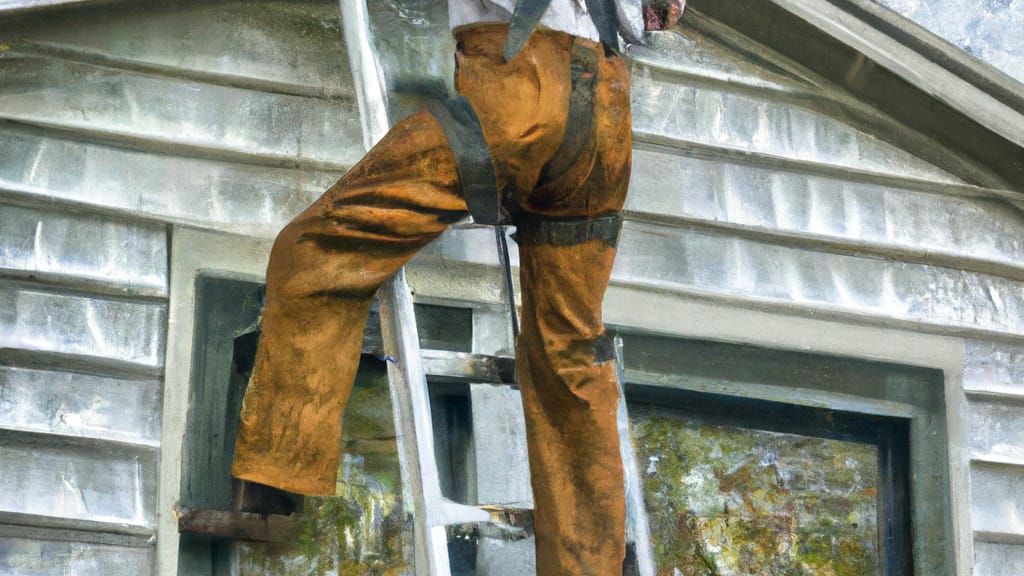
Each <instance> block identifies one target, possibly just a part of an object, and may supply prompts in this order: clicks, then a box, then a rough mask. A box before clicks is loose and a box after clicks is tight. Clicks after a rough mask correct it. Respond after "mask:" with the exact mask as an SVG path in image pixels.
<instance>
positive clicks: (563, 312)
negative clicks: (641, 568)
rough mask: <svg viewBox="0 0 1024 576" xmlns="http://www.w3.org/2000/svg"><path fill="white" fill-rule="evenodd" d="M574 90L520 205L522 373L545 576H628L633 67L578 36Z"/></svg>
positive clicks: (539, 547)
mask: <svg viewBox="0 0 1024 576" xmlns="http://www.w3.org/2000/svg"><path fill="white" fill-rule="evenodd" d="M595 80H596V81H595ZM573 91H574V93H573V100H572V104H570V108H571V110H570V122H569V128H568V130H567V134H566V139H565V142H564V143H563V147H562V148H561V149H560V150H559V151H558V152H557V153H556V154H555V155H554V157H553V158H552V159H551V161H550V162H548V164H547V165H546V166H545V167H544V170H543V171H542V173H541V177H540V180H539V181H538V183H537V186H536V187H535V188H534V189H533V190H532V192H531V193H530V194H528V195H525V196H524V197H522V198H521V199H520V207H521V208H522V210H523V211H524V212H525V213H526V214H524V215H522V216H521V218H520V223H519V224H520V226H519V237H520V244H519V254H520V258H519V261H520V279H521V283H522V287H523V313H522V318H523V321H522V332H521V334H520V338H519V342H518V343H517V349H516V356H517V359H516V361H517V370H516V374H517V380H518V381H519V383H520V387H521V389H522V393H523V407H524V412H525V414H526V423H527V424H526V425H527V440H528V445H529V451H530V470H531V477H532V482H533V494H534V508H535V509H534V518H535V528H536V534H537V573H538V574H540V575H542V576H546V575H551V576H555V575H557V576H563V575H573V576H589V575H601V576H604V575H613V574H621V570H622V562H623V557H624V555H625V495H624V492H625V490H624V480H623V470H622V459H621V456H620V452H619V436H618V424H617V421H616V411H617V408H618V402H619V394H618V386H617V384H616V378H617V371H616V367H615V362H614V360H613V359H612V356H613V355H612V353H611V352H612V349H611V346H610V345H609V343H608V342H607V340H606V339H605V338H604V324H603V322H602V318H601V304H602V300H603V299H604V293H605V289H606V287H607V286H608V281H609V278H610V277H611V270H612V264H613V261H614V257H615V248H614V247H613V246H614V244H615V234H614V232H613V233H611V234H609V227H608V226H606V225H607V224H609V220H611V222H612V223H613V224H612V225H611V227H610V228H611V230H613V231H614V230H615V225H614V222H615V221H616V220H615V214H616V213H617V211H619V210H621V208H622V206H623V203H624V201H625V198H626V191H627V188H628V183H629V172H630V158H631V147H632V146H631V123H630V111H629V78H628V74H627V71H626V67H625V65H624V63H623V62H622V61H621V60H620V59H619V58H617V57H610V58H607V57H605V56H604V53H603V50H602V49H601V47H600V46H598V45H596V44H594V43H592V42H587V41H583V40H577V41H576V47H575V49H574V50H573ZM580 92H582V93H580ZM580 103H584V104H589V105H586V106H581V105H580ZM587 112H589V114H588V113H587ZM595 218H602V220H601V221H596V220H595ZM545 232H546V233H545Z"/></svg>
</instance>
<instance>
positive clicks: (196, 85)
mask: <svg viewBox="0 0 1024 576" xmlns="http://www.w3.org/2000/svg"><path fill="white" fill-rule="evenodd" d="M2 58H3V66H0V119H6V120H11V121H16V122H19V123H24V124H31V125H36V126H43V127H48V128H56V129H61V130H69V131H72V132H74V133H80V134H82V135H83V136H86V137H88V138H93V139H95V138H99V139H115V140H116V139H119V138H129V139H131V140H132V141H133V142H134V143H135V145H136V146H143V145H144V144H145V142H146V141H152V142H155V143H159V144H162V145H167V144H174V145H178V146H186V147H194V148H196V149H198V150H203V151H206V152H207V153H218V152H220V153H223V154H226V155H244V156H248V157H250V158H252V159H253V160H255V161H262V162H267V163H277V164H280V163H282V162H291V163H301V162H308V163H312V164H317V165H326V166H332V167H336V166H348V165H351V164H352V163H354V162H356V161H357V160H358V159H359V157H360V156H361V155H362V138H363V135H362V126H361V124H360V121H359V114H358V107H357V103H356V102H355V100H351V99H344V100H343V99H332V100H327V99H318V98H311V97H303V96H292V95H286V94H271V93H266V92H261V91H255V90H246V89H241V88H233V87H226V86H219V85H214V84H208V83H200V82H188V81H181V80H178V79H175V78H162V77H156V76H152V75H146V74H138V73H131V72H126V71H123V70H116V69H110V68H106V67H100V66H94V65H90V64H82V63H76V62H69V61H64V60H54V59H49V58H40V57H34V56H19V55H18V54H17V53H15V52H13V51H9V52H6V53H4V56H2Z"/></svg>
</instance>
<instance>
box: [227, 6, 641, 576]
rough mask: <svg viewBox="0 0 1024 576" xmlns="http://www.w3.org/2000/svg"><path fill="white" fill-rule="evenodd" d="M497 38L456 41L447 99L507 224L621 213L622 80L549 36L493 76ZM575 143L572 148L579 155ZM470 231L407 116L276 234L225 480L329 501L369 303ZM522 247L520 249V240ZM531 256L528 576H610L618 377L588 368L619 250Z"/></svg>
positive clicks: (524, 365) (608, 368)
mask: <svg viewBox="0 0 1024 576" xmlns="http://www.w3.org/2000/svg"><path fill="white" fill-rule="evenodd" d="M506 31H507V26H503V25H483V26H477V27H472V28H469V29H466V30H462V31H459V32H457V33H456V39H457V40H458V51H457V53H456V59H457V63H458V71H457V78H456V85H457V87H458V89H459V91H460V92H461V93H462V94H463V95H464V96H466V98H468V99H469V101H470V103H471V104H472V105H473V108H474V110H475V111H476V113H477V115H478V117H479V119H480V123H481V125H482V128H483V134H484V138H485V140H486V141H487V144H488V146H489V148H490V150H491V153H492V156H493V159H494V164H495V170H496V173H497V178H498V182H499V185H500V188H501V189H502V192H503V193H505V194H506V195H507V201H508V202H509V203H511V204H512V205H514V207H515V208H514V209H515V210H517V211H522V212H523V213H527V214H530V215H539V216H547V217H554V218H579V217H597V216H602V215H607V214H609V213H612V212H614V211H617V210H619V209H621V208H622V205H623V202H624V200H625V196H626V188H627V185H628V180H629V168H630V154H631V129H630V112H629V78H628V74H627V70H626V67H625V65H624V63H623V62H622V61H621V60H620V59H619V58H618V57H616V56H612V57H606V56H605V54H604V51H603V49H602V48H601V46H600V45H599V44H597V43H594V42H590V41H587V40H581V39H578V38H574V37H572V36H569V35H567V34H563V33H558V32H551V31H537V32H535V33H534V34H533V36H532V37H531V39H530V41H529V42H528V44H527V45H526V47H524V49H523V50H522V52H520V54H519V55H518V56H517V57H516V58H515V59H514V60H513V61H511V62H509V63H506V62H504V60H503V58H502V56H501V54H502V48H503V45H504V41H505V34H506ZM574 46H575V50H576V54H577V56H578V55H579V54H581V53H583V54H586V55H589V60H590V62H591V63H592V65H593V68H592V70H589V71H586V72H585V73H584V74H583V77H585V78H591V79H592V78H593V77H594V76H596V81H595V82H594V83H593V86H594V88H593V98H588V99H586V100H585V101H586V102H587V104H588V108H590V110H589V111H587V112H586V114H585V117H586V121H585V122H583V123H582V127H581V126H575V125H574V126H567V123H568V122H567V116H568V108H569V101H570V95H571V93H572V90H573V82H572V79H571V74H570V60H571V55H572V54H573V51H574ZM577 60H578V59H577ZM577 76H578V77H579V74H577ZM576 130H585V136H586V138H585V139H583V140H584V141H583V143H582V145H580V143H579V141H580V140H581V139H580V138H578V137H575V136H579V133H577V132H575V131H576ZM572 142H575V143H574V144H573V145H571V146H567V145H566V143H572ZM466 214H467V213H466V203H465V201H464V200H463V199H462V197H461V196H460V186H459V180H458V173H457V168H456V164H455V158H454V156H453V155H452V152H451V150H450V148H449V146H448V143H447V141H446V139H445V135H444V132H443V131H442V130H441V127H440V126H439V124H438V123H437V121H436V120H435V119H434V117H433V116H431V115H429V114H427V113H425V112H419V113H416V114H413V115H412V116H410V117H408V118H406V119H405V120H403V121H401V122H399V123H398V124H397V125H395V126H394V128H392V129H391V131H390V132H389V133H388V134H387V135H386V136H385V137H384V138H383V139H382V140H381V142H380V143H379V144H377V145H376V146H375V147H374V148H373V149H372V150H371V151H370V152H369V153H368V154H367V155H366V157H365V158H363V160H362V161H361V162H360V163H359V164H358V165H356V166H355V167H354V168H352V170H350V171H349V172H348V173H347V174H346V175H345V176H344V177H343V178H342V179H341V180H340V181H339V182H338V183H337V184H335V185H334V186H332V187H331V188H330V189H329V190H328V191H327V192H326V193H325V194H324V195H323V196H322V197H321V198H320V199H319V200H317V202H316V203H314V204H313V205H312V206H310V207H309V208H308V209H307V210H306V211H305V212H303V213H302V214H300V215H299V216H298V217H297V218H296V219H295V220H293V221H292V222H291V223H290V224H288V226H286V227H285V228H284V230H282V232H281V234H280V235H279V236H278V238H277V240H276V242H275V243H274V247H273V250H272V252H271V255H270V265H269V267H268V270H267V298H266V307H265V309H264V311H263V319H262V326H263V334H262V339H261V342H260V346H259V350H258V352H257V358H256V366H255V369H254V372H253V376H252V380H251V382H250V384H249V389H248V391H247V392H246V396H245V401H244V405H243V408H242V419H241V425H240V429H239V435H238V445H237V449H236V453H235V461H234V468H233V473H234V474H235V476H237V477H239V478H243V479H246V480H251V481H255V482H259V483H263V484H269V485H271V486H276V487H279V488H282V489H284V490H289V491H292V492H299V493H303V494H330V493H333V492H334V491H335V481H336V474H337V470H338V461H339V452H340V435H341V429H340V428H341V427H340V419H341V415H342V411H343V410H344V407H345V403H346V401H347V400H348V397H349V393H350V391H351V388H352V384H353V380H354V377H355V372H356V367H357V364H358V363H359V356H360V349H361V343H362V338H363V331H364V328H365V323H366V317H367V314H368V311H369V308H370V303H371V301H372V299H373V297H374V293H375V292H376V291H377V289H378V288H379V287H380V286H381V284H383V283H384V281H385V280H387V279H388V278H389V277H390V276H391V275H392V274H393V273H395V271H397V270H398V269H399V268H400V267H401V266H402V265H404V264H405V263H406V262H408V261H409V259H410V258H412V256H413V255H415V254H416V252H417V251H418V250H419V249H421V248H422V247H423V246H425V245H426V244H427V243H429V242H430V241H431V240H433V239H434V238H436V237H437V236H438V235H439V234H441V232H442V231H444V230H445V229H446V228H447V227H448V226H449V225H450V224H452V223H453V222H456V221H458V220H460V219H462V218H464V217H465V216H466ZM520 234H521V235H522V234H527V235H528V234H529V231H528V230H523V229H522V227H521V228H520ZM527 240H529V238H526V239H524V241H523V242H522V243H521V245H520V250H519V252H520V280H521V285H522V292H523V294H522V306H523V308H522V333H521V335H520V336H519V340H518V342H517V359H516V363H517V368H516V378H517V380H518V383H519V386H520V388H521V390H522V396H523V406H524V409H525V414H526V423H527V439H528V446H529V455H530V469H531V474H532V484H533V494H534V505H535V512H534V514H535V531H536V536H537V571H538V574H551V575H556V574H557V575H564V574H571V575H580V576H604V575H612V574H620V573H621V567H622V559H623V555H624V546H625V543H624V523H625V520H624V517H625V504H624V496H623V476H622V464H621V459H620V456H619V441H618V433H617V427H616V418H615V414H616V405H617V402H618V399H619V397H618V392H617V386H616V382H615V379H616V370H615V364H614V361H604V359H600V358H597V357H595V352H594V346H593V343H594V341H595V339H597V338H598V337H600V336H601V335H602V334H603V333H604V326H603V324H602V320H601V301H602V299H603V297H604V292H605V288H606V287H607V285H608V281H609V276H610V274H611V268H612V261H613V258H614V253H615V250H614V248H612V247H611V246H610V245H609V243H608V242H606V241H603V240H600V239H593V240H586V241H582V242H577V243H575V244H571V245H559V246H554V245H550V244H546V243H543V242H540V243H538V242H529V241H527ZM400 360H401V359H399V361H400ZM480 473H481V474H486V473H487V472H486V471H481V472H480Z"/></svg>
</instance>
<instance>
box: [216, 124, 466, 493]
mask: <svg viewBox="0 0 1024 576" xmlns="http://www.w3.org/2000/svg"><path fill="white" fill-rule="evenodd" d="M465 215H466V204H465V202H464V201H463V200H462V198H461V196H460V195H459V186H458V176H457V172H456V167H455V160H454V158H453V156H452V154H451V151H450V149H449V148H448V145H447V141H446V140H445V137H444V133H443V132H442V130H441V128H440V126H439V125H438V124H437V121H436V120H435V119H434V118H433V117H432V116H430V115H429V114H427V113H425V112H420V113H417V114H414V115H413V116H410V117H409V118H407V119H405V120H403V121H402V122H400V123H399V124H397V125H396V126H395V127H394V128H393V129H392V130H391V131H390V132H389V133H388V134H387V136H385V137H384V139H383V140H382V141H381V142H380V143H379V144H378V145H377V146H375V147H374V148H373V150H371V151H370V152H369V153H368V154H367V155H366V157H365V158H363V160H362V161H361V162H360V163H359V164H358V165H357V166H355V167H354V168H352V169H351V170H350V171H349V172H348V173H347V174H346V175H345V176H344V177H343V178H342V179H341V180H339V181H338V183H337V184H335V185H334V186H332V187H331V188H330V189H329V190H328V191H327V192H326V193H324V195H323V196H321V197H320V199H319V200H317V201H316V202H315V203H314V204H313V205H312V206H310V207H309V208H308V209H307V210H306V211H305V212H303V213H302V214H300V215H299V216H298V217H297V218H296V219H295V220H293V221H292V222H291V223H290V224H288V226H286V227H285V228H284V230H282V231H281V233H280V235H279V236H278V237H277V240H276V241H275V242H274V247H273V250H272V251H271V255H270V264H269V266H268V269H267V298H266V306H265V308H264V311H263V317H262V336H261V341H260V344H259V348H258V350H257V355H256V365H255V367H254V369H253V376H252V379H251V380H250V383H249V388H248V390H247V391H246V395H245V399H244V401H243V406H242V416H241V423H240V425H239V432H238V442H237V447H236V450H235V460H234V466H233V468H232V473H233V474H234V475H235V476H236V477H238V478H242V479H244V480H250V481H254V482H258V483H261V484H267V485H270V486H274V487H277V488H281V489H283V490H287V491H290V492H298V493H301V494H330V493H334V490H335V481H336V476H337V470H338V462H339V458H340V452H341V442H340V440H341V415H342V412H343V411H344V408H345V404H346V402H347V401H348V397H349V394H350V392H351V389H352V384H353V381H354V379H355V372H356V368H357V367H358V364H359V355H360V351H361V348H362V340H363V331H364V329H365V325H366V317H367V314H368V311H369V308H370V304H371V302H372V301H373V297H374V294H375V293H376V291H377V289H378V288H379V287H380V286H381V284H383V283H384V281H386V280H387V279H388V278H389V277H391V275H392V274H394V273H395V272H396V271H397V270H398V269H399V268H401V267H402V266H403V265H404V264H405V263H406V262H407V261H408V260H409V259H410V258H412V256H413V255H415V254H416V252H417V251H419V250H420V249H421V248H422V247H423V246H425V245H426V244H427V243H429V242H430V241H431V240H433V239H434V238H436V237H437V236H438V235H439V234H440V233H441V232H442V231H444V229H445V228H447V227H448V226H449V225H450V224H451V223H453V222H455V221H457V220H459V219H461V218H463V217H464V216H465Z"/></svg>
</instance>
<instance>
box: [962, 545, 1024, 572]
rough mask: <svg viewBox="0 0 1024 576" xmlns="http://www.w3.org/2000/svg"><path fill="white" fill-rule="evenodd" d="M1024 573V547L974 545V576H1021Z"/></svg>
mask: <svg viewBox="0 0 1024 576" xmlns="http://www.w3.org/2000/svg"><path fill="white" fill-rule="evenodd" d="M1022 572H1024V545H1014V544H998V543H993V542H975V543H974V576H1020V574H1021V573H1022Z"/></svg>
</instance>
